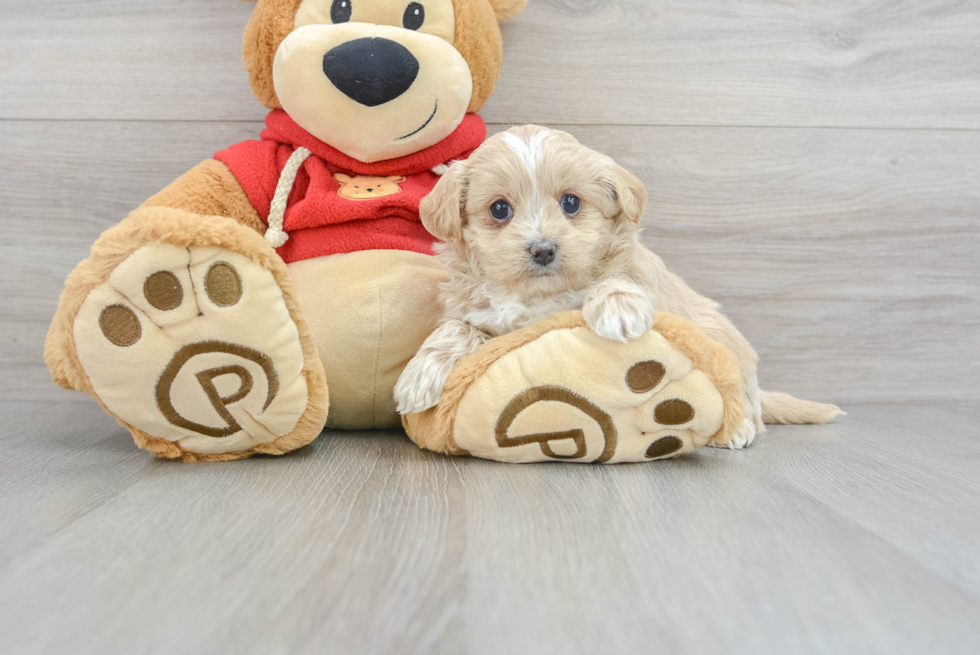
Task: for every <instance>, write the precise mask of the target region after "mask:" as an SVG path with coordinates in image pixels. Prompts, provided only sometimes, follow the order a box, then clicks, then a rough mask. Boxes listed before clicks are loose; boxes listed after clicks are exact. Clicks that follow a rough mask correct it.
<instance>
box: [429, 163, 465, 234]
mask: <svg viewBox="0 0 980 655" xmlns="http://www.w3.org/2000/svg"><path fill="white" fill-rule="evenodd" d="M464 168H465V162H461V161H459V162H456V163H454V164H453V165H452V166H450V167H449V170H447V171H446V172H445V173H443V174H442V177H440V178H439V181H438V182H436V186H435V188H433V189H432V192H431V193H430V194H429V195H427V196H426V197H424V198H422V203H421V204H420V205H419V215H420V216H421V217H422V225H424V226H425V229H427V230H428V231H429V233H430V234H432V235H433V236H435V237H436V238H437V239H440V240H442V241H446V242H451V241H459V240H460V239H462V238H463V202H464V197H463V193H464V191H465V185H466V173H465V171H464Z"/></svg>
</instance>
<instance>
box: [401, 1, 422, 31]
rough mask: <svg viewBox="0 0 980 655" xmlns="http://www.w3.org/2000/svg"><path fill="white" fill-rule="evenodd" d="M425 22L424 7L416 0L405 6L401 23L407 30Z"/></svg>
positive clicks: (416, 27)
mask: <svg viewBox="0 0 980 655" xmlns="http://www.w3.org/2000/svg"><path fill="white" fill-rule="evenodd" d="M424 22H425V7H423V6H422V5H420V4H419V3H417V2H413V3H411V4H410V5H408V6H407V7H405V14H404V15H403V16H402V25H403V26H404V27H405V29H407V30H417V29H418V28H420V27H422V23H424Z"/></svg>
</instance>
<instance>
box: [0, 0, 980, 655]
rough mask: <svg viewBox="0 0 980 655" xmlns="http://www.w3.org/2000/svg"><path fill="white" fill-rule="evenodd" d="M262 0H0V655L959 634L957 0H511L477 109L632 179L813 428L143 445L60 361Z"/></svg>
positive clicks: (962, 142)
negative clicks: (473, 442) (219, 452)
mask: <svg viewBox="0 0 980 655" xmlns="http://www.w3.org/2000/svg"><path fill="white" fill-rule="evenodd" d="M252 6H253V5H252V3H247V2H234V1H233V0H220V1H219V0H98V1H97V2H96V1H83V0H2V2H0V207H2V208H3V217H2V225H3V233H4V238H3V239H0V448H2V450H0V654H2V655H7V654H8V653H9V654H12V655H20V654H21V653H24V654H27V653H52V654H58V655H60V654H62V653H98V654H99V655H110V654H114V653H120V654H125V655H132V654H137V653H138V654H143V653H168V654H170V653H194V654H195V655H197V654H207V653H221V654H223V653H256V654H262V655H265V654H267V653H316V654H318V655H319V654H321V653H342V654H344V655H347V654H360V653H381V654H384V655H392V654H396V653H397V654H400V653H420V654H430V653H452V654H460V653H467V654H468V653H474V654H477V653H515V654H520V655H523V654H524V653H528V654H537V653H561V654H562V655H566V654H574V653H589V654H590V655H592V654H596V653H598V654H601V655H606V654H618V653H658V652H665V653H673V654H676V655H683V654H685V653H715V652H732V653H753V654H756V653H775V654H778V655H788V654H793V653H827V654H832V655H841V654H849V653H887V654H888V655H901V654H904V653H915V654H919V653H928V654H930V655H931V654H935V655H939V654H943V655H945V654H946V653H971V654H975V653H978V652H980V501H978V499H980V493H978V492H980V427H978V425H980V301H978V298H980V256H978V253H980V4H978V3H976V2H925V1H922V2H910V1H907V0H868V1H865V2H832V3H828V2H821V1H818V0H795V1H794V2H788V3H787V2H782V3H777V2H771V1H769V0H740V1H739V2H738V3H731V2H728V1H726V0H699V1H698V2H691V1H690V0H608V1H607V2H594V1H591V0H590V1H586V0H560V1H559V0H530V5H529V7H528V9H527V11H526V12H524V13H523V14H522V15H520V16H519V17H517V18H516V19H515V20H513V21H511V22H509V23H508V24H506V25H504V27H503V32H504V43H505V63H504V68H503V71H502V75H501V80H500V83H499V84H498V87H497V91H496V92H495V94H494V95H493V97H492V98H491V99H490V101H489V103H488V104H487V106H486V107H485V109H484V110H483V111H482V115H483V117H484V119H485V120H486V121H487V122H488V124H489V127H490V129H491V131H499V130H501V129H504V128H505V127H506V126H507V125H509V124H512V123H521V122H535V123H545V124H549V125H552V126H554V127H558V128H561V129H565V130H568V131H570V132H572V133H573V134H574V135H575V136H576V137H578V138H579V139H581V140H582V141H583V142H584V143H586V144H587V145H590V146H592V147H595V148H597V149H599V150H602V151H604V152H607V153H609V154H610V155H612V156H613V157H615V158H616V159H617V160H619V161H620V162H621V163H623V164H624V165H625V166H626V167H627V168H629V169H630V170H632V171H634V172H635V173H636V174H637V175H638V176H639V177H640V178H641V179H642V180H643V181H644V183H645V184H646V185H647V188H648V189H649V192H650V203H649V206H648V212H647V216H646V218H645V226H646V231H645V240H646V243H647V244H648V245H649V246H651V247H652V248H653V249H654V250H655V251H657V252H658V253H659V254H660V255H661V256H662V257H663V258H664V260H665V261H666V262H667V263H668V265H669V266H670V267H671V268H673V269H674V270H676V271H677V272H679V273H680V274H681V275H682V276H683V277H684V278H685V279H686V280H687V281H688V282H689V283H691V284H692V286H694V287H695V288H696V289H698V290H699V291H701V292H703V293H705V294H707V295H709V296H711V297H713V298H715V299H717V300H719V301H721V302H722V303H723V305H724V307H725V310H726V312H727V313H728V314H729V316H731V317H732V319H733V320H734V322H735V323H736V324H737V325H738V326H739V327H740V328H741V329H742V330H743V331H744V332H745V333H746V335H747V336H748V337H749V339H750V340H751V341H752V343H753V344H754V345H755V346H756V348H757V349H758V350H759V352H760V354H761V356H762V364H761V374H760V377H761V380H762V382H763V386H764V387H767V388H771V389H780V390H784V391H790V392H795V393H797V394H799V395H802V396H807V397H813V398H817V399H822V400H829V401H835V402H838V403H840V404H841V405H843V406H844V407H845V409H847V410H848V411H849V412H850V414H849V415H848V416H847V417H844V418H842V419H839V420H838V421H837V422H835V423H834V424H831V425H828V426H820V427H814V426H808V427H774V428H772V429H771V431H770V432H769V433H768V434H766V435H764V436H763V437H762V438H761V439H760V440H759V441H757V443H756V444H755V445H754V446H752V447H751V448H750V449H748V450H747V451H744V452H727V451H725V452H721V451H714V450H707V449H706V450H702V451H699V452H697V453H694V454H692V455H690V456H687V457H684V458H682V459H680V460H677V461H672V462H664V463H657V464H642V465H624V466H617V467H609V468H602V467H598V466H575V465H564V464H555V465H535V466H503V465H498V464H493V463H489V462H482V461H475V460H453V459H447V458H443V457H438V456H434V455H431V454H428V453H424V452H421V451H419V450H418V449H417V448H415V447H414V446H412V445H411V444H410V443H409V442H408V441H407V439H406V438H405V437H404V436H403V435H401V434H360V435H351V434H332V433H330V434H325V435H323V436H321V437H320V439H319V440H317V441H316V442H315V443H314V444H313V445H311V446H309V447H307V448H305V449H302V450H301V451H299V452H296V453H293V454H291V455H288V456H285V457H282V458H278V459H276V458H260V459H253V460H250V461H245V462H235V463H228V464H215V465H182V464H174V463H167V462H161V461H157V460H154V459H153V458H152V457H150V456H149V455H147V454H145V453H143V452H141V451H139V450H137V449H136V448H135V447H134V446H133V444H132V442H131V440H130V438H129V437H128V435H127V434H126V433H125V432H124V431H123V430H122V429H120V428H119V427H118V426H117V425H116V423H115V422H114V421H112V420H111V419H109V418H108V417H107V416H106V415H105V414H104V413H103V412H102V411H101V410H100V409H99V408H98V406H96V404H95V403H94V402H93V401H91V399H88V398H87V397H85V396H83V395H81V394H72V393H69V392H66V391H63V390H61V389H58V388H57V387H55V386H54V385H53V384H52V383H51V381H50V376H49V375H48V373H47V371H46V369H45V367H44V364H43V361H42V357H41V351H42V346H43V339H44V333H45V330H46V328H47V324H48V322H49V321H50V318H51V316H52V314H53V312H54V308H55V305H56V303H57V298H58V293H59V292H60V290H61V288H62V284H63V281H64V279H65V277H66V276H67V274H68V273H69V272H70V271H71V269H72V268H73V267H74V266H75V264H76V263H78V262H79V261H80V260H81V259H82V258H84V257H85V256H86V255H87V254H88V251H89V248H90V246H91V244H92V242H93V241H94V240H95V239H96V237H97V236H98V235H99V233H100V232H101V231H102V230H105V229H106V228H108V227H110V226H111V225H113V224H115V223H116V222H118V221H119V220H120V219H121V218H122V217H124V216H125V215H126V213H127V212H128V211H130V210H131V209H132V208H133V207H135V206H137V205H138V204H139V203H141V202H142V201H143V200H144V199H146V198H147V197H148V196H150V195H152V194H153V193H155V192H157V191H158V190H160V189H161V188H162V187H163V186H165V185H166V184H168V183H169V182H170V181H171V180H173V179H174V178H175V177H177V176H178V175H180V174H181V173H183V172H184V171H186V170H188V169H189V168H190V167H191V166H193V165H194V164H195V163H197V162H198V161H200V160H202V159H206V158H208V157H210V156H211V155H212V154H213V153H214V152H215V151H216V150H218V149H221V148H224V147H226V146H228V145H229V144H232V143H235V142H238V141H241V140H243V139H250V138H255V137H256V135H257V134H258V132H259V130H260V129H261V121H262V118H263V116H264V113H265V112H264V110H263V109H262V108H261V107H260V106H259V105H258V103H257V102H256V101H255V100H254V98H253V97H252V95H251V93H250V91H249V89H248V85H247V75H246V74H245V73H244V71H243V70H242V66H241V61H240V40H241V33H242V29H243V27H244V25H245V22H246V20H247V19H248V15H249V12H250V11H251V8H252Z"/></svg>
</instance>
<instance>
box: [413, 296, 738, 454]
mask: <svg viewBox="0 0 980 655" xmlns="http://www.w3.org/2000/svg"><path fill="white" fill-rule="evenodd" d="M740 386H741V379H740V376H739V373H738V363H737V361H736V360H735V357H734V356H733V355H732V354H731V353H729V352H728V351H727V350H725V349H724V348H722V347H721V346H720V345H718V344H717V343H715V342H713V341H711V340H710V339H708V337H706V336H705V335H704V334H703V333H701V332H700V331H699V330H698V329H697V327H696V326H694V324H693V323H690V322H688V321H685V320H683V319H680V318H678V317H676V316H673V315H670V314H665V313H661V314H658V315H657V317H656V319H655V321H654V329H653V330H651V331H650V332H648V333H647V334H645V335H644V336H643V337H641V338H640V339H637V340H635V341H631V342H629V343H620V342H612V341H607V340H604V339H601V338H600V337H598V336H597V335H595V334H594V333H593V332H592V331H591V330H589V329H588V327H587V326H586V325H585V321H584V319H583V318H582V315H581V312H565V313H562V314H555V315H553V316H551V317H549V318H547V319H544V320H542V321H539V322H538V323H535V324H533V325H531V326H528V327H527V328H524V329H522V330H518V331H516V332H512V333H510V334H507V335H504V336H502V337H498V338H496V339H492V340H490V341H488V342H487V343H486V344H485V345H484V346H483V347H482V348H480V350H478V351H477V352H476V353H474V354H473V355H470V356H469V357H466V358H464V359H463V360H462V361H461V362H460V363H459V364H458V365H457V367H456V369H455V370H454V371H453V373H452V375H451V376H450V379H449V381H448V383H447V384H446V388H445V390H444V391H443V395H442V399H441V400H440V403H439V404H438V405H437V406H436V407H434V408H432V409H430V410H427V411H425V412H422V413H420V414H409V415H406V416H405V417H404V419H403V423H404V426H405V429H406V431H407V432H408V434H409V436H410V437H411V438H412V439H413V440H414V441H415V442H416V443H417V444H418V445H419V446H421V447H423V448H427V449H429V450H434V451H437V452H443V453H447V454H453V455H473V456H477V457H483V458H486V459H494V460H498V461H504V462H513V463H518V462H537V461H556V460H561V461H571V462H580V463H586V462H600V463H619V462H639V461H648V460H652V459H663V458H668V457H676V456H678V455H680V454H682V453H686V452H690V451H691V450H694V449H695V448H698V447H700V446H704V445H706V444H708V443H709V442H710V441H711V440H723V439H724V438H725V437H726V435H727V434H729V433H730V432H731V430H732V429H733V428H734V427H735V426H737V425H738V423H739V422H740V421H741V420H742V400H741V395H740V392H739V389H740Z"/></svg>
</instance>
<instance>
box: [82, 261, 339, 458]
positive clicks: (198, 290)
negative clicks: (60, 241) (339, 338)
mask: <svg viewBox="0 0 980 655" xmlns="http://www.w3.org/2000/svg"><path fill="white" fill-rule="evenodd" d="M73 334H74V342H75V348H76V350H77V354H78V361H79V362H80V364H81V367H82V369H83V370H84V372H85V374H86V375H87V376H88V379H89V382H90V385H91V392H92V393H93V395H94V396H96V397H97V398H98V399H99V401H100V402H101V403H102V404H103V405H104V406H105V407H106V408H107V409H108V410H109V411H110V412H111V413H112V414H113V415H114V416H115V417H116V418H118V419H119V420H120V422H122V423H123V424H124V425H125V426H126V427H128V428H130V431H131V432H132V433H133V436H134V437H135V439H136V441H137V443H138V444H139V445H140V446H141V447H144V448H147V449H149V450H151V451H152V452H154V453H155V454H157V455H160V456H163V457H180V458H182V459H185V460H191V461H193V460H207V459H236V458H239V457H243V456H247V455H250V454H252V453H256V452H266V453H273V454H278V453H282V452H286V451H288V450H292V449H294V448H297V447H299V446H300V445H304V444H306V443H308V442H309V441H312V440H313V439H314V438H315V437H316V436H317V435H318V434H319V432H320V429H321V428H322V426H323V418H324V417H323V416H322V415H321V416H319V417H312V418H311V417H310V416H306V419H307V420H305V421H302V422H301V418H304V415H305V414H309V412H307V410H308V407H309V406H310V405H311V402H310V397H311V389H310V385H308V379H307V375H306V374H305V370H304V353H303V348H302V345H301V339H300V334H299V328H298V327H297V324H296V322H294V320H293V319H292V318H291V316H290V313H289V311H288V309H287V306H286V302H285V299H284V296H283V291H282V289H281V288H280V286H279V285H278V284H277V283H276V280H275V278H274V277H273V274H272V272H270V271H269V270H268V269H266V268H264V267H262V266H260V265H259V264H257V263H255V262H253V261H252V260H250V259H249V258H247V257H245V256H243V255H241V254H238V253H236V252H232V251H230V250H226V249H223V248H218V247H183V246H178V245H174V244H169V243H156V244H152V245H146V246H143V247H142V248H139V249H137V250H136V251H134V252H133V253H132V254H130V255H129V256H128V257H127V258H126V259H125V260H124V261H122V263H121V264H119V265H118V266H117V267H116V268H115V270H113V271H112V272H111V273H110V274H109V276H108V279H106V280H105V282H103V283H102V284H101V285H98V286H96V287H94V288H93V289H92V290H91V292H90V293H88V295H87V297H86V298H85V300H84V302H83V303H82V304H81V307H80V309H79V311H78V314H77V316H76V317H75V320H74V326H73ZM321 375H322V373H321ZM314 382H315V381H314ZM321 391H322V390H321ZM319 400H320V404H321V405H325V402H323V401H324V400H325V399H324V398H322V397H321V398H320V399H319ZM325 411H326V409H325V407H323V408H321V411H319V413H320V414H325Z"/></svg>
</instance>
